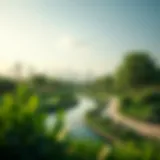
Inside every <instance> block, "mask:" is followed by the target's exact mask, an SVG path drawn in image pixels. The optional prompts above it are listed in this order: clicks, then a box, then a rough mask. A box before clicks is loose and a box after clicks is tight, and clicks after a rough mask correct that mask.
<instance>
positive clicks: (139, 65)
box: [116, 51, 157, 89]
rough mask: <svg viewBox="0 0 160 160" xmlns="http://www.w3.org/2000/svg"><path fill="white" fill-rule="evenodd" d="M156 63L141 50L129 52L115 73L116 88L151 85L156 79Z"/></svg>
mask: <svg viewBox="0 0 160 160" xmlns="http://www.w3.org/2000/svg"><path fill="white" fill-rule="evenodd" d="M156 68H157V66H156V64H155V62H154V60H153V59H152V58H151V57H150V56H149V53H147V52H143V51H133V52H129V53H128V55H127V56H126V57H125V58H124V61H123V63H122V64H121V66H120V67H119V68H118V70H117V73H116V86H117V88H119V89H120V88H121V89H122V88H123V89H124V88H125V89H128V88H137V87H140V86H145V85H152V84H154V83H155V80H156V76H157V74H156Z"/></svg>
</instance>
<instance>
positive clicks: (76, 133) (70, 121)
mask: <svg viewBox="0 0 160 160" xmlns="http://www.w3.org/2000/svg"><path fill="white" fill-rule="evenodd" d="M94 107H95V102H94V101H93V100H91V99H88V98H84V97H83V98H82V97H81V98H79V103H78V105H77V106H75V107H73V108H72V109H70V110H67V111H66V114H65V127H66V128H67V129H68V131H69V135H71V136H72V137H74V138H76V139H81V138H83V139H84V138H86V139H99V137H98V136H96V135H95V134H94V133H93V132H92V131H91V130H90V129H89V128H88V127H87V125H86V123H85V114H86V113H87V111H89V110H90V109H93V108H94ZM55 120H56V116H55V114H54V113H53V114H50V115H49V116H48V118H47V127H48V128H52V126H53V125H54V123H55Z"/></svg>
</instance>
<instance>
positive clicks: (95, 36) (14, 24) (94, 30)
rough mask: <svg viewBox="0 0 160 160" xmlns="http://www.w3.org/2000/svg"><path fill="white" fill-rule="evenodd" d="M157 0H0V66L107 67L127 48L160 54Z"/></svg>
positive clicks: (79, 71)
mask: <svg viewBox="0 0 160 160" xmlns="http://www.w3.org/2000/svg"><path fill="white" fill-rule="evenodd" d="M159 15H160V2H159V1H158V0H141V1H139V0H134V2H132V1H128V0H74V1H73V0H35V1H31V0H6V1H5V2H4V1H3V0H0V64H1V66H0V72H1V73H5V74H9V73H10V72H9V68H10V67H11V66H12V65H13V64H14V63H16V62H21V63H23V64H24V66H25V70H28V68H27V67H28V66H31V67H33V68H35V70H36V71H41V72H47V73H49V74H53V75H62V74H64V73H65V74H68V73H75V75H78V76H86V74H88V73H90V74H93V75H101V74H104V73H109V72H111V71H113V70H114V69H115V67H116V66H117V65H119V63H120V61H121V60H122V58H123V56H124V54H125V53H126V51H130V50H147V51H150V52H151V53H153V57H154V58H155V59H157V60H160V55H159V53H158V52H160V45H159V42H160V34H159V26H160V19H159Z"/></svg>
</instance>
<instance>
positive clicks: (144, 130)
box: [107, 97, 160, 139]
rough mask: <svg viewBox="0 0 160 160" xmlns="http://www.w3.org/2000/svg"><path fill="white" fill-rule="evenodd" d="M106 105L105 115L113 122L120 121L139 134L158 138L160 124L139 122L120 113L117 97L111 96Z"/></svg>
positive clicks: (159, 135) (159, 136)
mask: <svg viewBox="0 0 160 160" xmlns="http://www.w3.org/2000/svg"><path fill="white" fill-rule="evenodd" d="M108 106H109V107H107V116H108V117H110V118H111V119H112V120H113V121H114V122H115V123H121V124H123V125H125V126H127V127H129V128H131V129H133V130H135V131H136V132H137V133H139V134H140V135H143V136H147V137H151V138H158V139H160V125H154V124H149V123H144V122H140V121H138V120H135V119H132V118H129V117H126V116H124V115H122V114H120V112H119V107H120V104H119V100H118V98H116V97H114V98H111V100H110V102H109V105H108Z"/></svg>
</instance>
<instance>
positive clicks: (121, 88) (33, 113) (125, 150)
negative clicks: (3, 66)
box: [0, 52, 160, 160]
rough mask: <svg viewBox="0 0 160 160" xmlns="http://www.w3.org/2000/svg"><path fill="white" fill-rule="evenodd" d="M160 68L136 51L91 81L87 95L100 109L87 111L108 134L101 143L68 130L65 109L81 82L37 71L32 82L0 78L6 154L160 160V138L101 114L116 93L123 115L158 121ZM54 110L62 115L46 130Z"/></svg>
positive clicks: (0, 145)
mask: <svg viewBox="0 0 160 160" xmlns="http://www.w3.org/2000/svg"><path fill="white" fill-rule="evenodd" d="M159 71H160V69H159V67H158V66H157V64H156V63H155V62H154V61H153V60H152V58H150V56H149V55H148V54H147V53H144V52H132V53H130V54H129V55H127V56H126V58H125V59H124V62H123V63H122V65H121V66H120V67H119V68H118V69H117V72H116V73H115V74H113V75H109V76H108V75H107V76H103V77H99V78H98V79H97V80H95V81H94V82H93V83H92V84H86V86H87V87H85V92H86V94H88V95H90V96H91V97H92V98H94V99H95V101H96V102H97V103H98V105H97V109H96V110H92V111H90V112H89V113H87V115H86V122H87V123H88V125H89V126H90V127H91V128H92V129H93V131H95V132H96V130H97V129H98V130H100V131H102V132H103V133H105V135H107V136H108V139H107V137H105V141H103V140H104V139H103V138H104V137H103V135H102V137H103V138H102V141H101V142H96V141H89V140H85V139H84V140H80V141H76V140H75V141H73V140H72V139H70V136H68V135H67V134H66V133H67V131H66V129H65V125H64V119H63V117H64V114H65V110H62V109H66V108H68V107H71V106H74V105H75V104H76V102H77V99H76V96H75V90H76V89H77V88H78V87H79V86H78V87H76V85H75V84H73V83H70V82H66V81H63V80H58V79H52V78H49V77H47V76H45V75H35V76H34V77H32V78H31V79H30V80H29V81H28V80H24V81H15V80H12V79H10V78H1V79H0V93H1V95H0V96H1V101H0V126H1V127H0V155H1V157H3V159H11V158H16V159H21V160H25V159H31V160H35V159H37V160H43V159H45V160H47V159H48V160H50V159H55V160H67V159H68V160H75V159H76V160H89V159H92V160H128V159H130V160H153V159H154V160H160V153H159V148H160V142H159V141H154V140H152V139H147V138H144V137H142V136H140V135H138V134H137V133H135V132H133V131H132V130H131V129H128V128H127V127H124V126H123V125H121V124H120V123H117V124H115V123H113V122H112V120H109V119H108V118H104V117H102V116H101V114H102V113H103V109H104V106H105V103H106V100H107V99H108V98H109V97H110V96H112V95H114V94H117V95H118V96H119V98H120V100H121V106H122V107H121V111H122V112H123V113H124V114H126V115H128V116H131V117H133V118H137V119H139V120H143V121H148V122H152V123H158V124H159V123H160V117H159V115H160V107H159V106H160V91H159V89H158V87H157V86H158V85H159V84H160V77H159V76H160V74H159V73H160V72H159ZM17 84H18V88H17V89H16V86H17ZM81 91H82V90H81ZM53 111H56V114H57V118H56V123H55V125H54V126H53V129H51V130H47V129H46V126H45V123H44V122H45V120H46V118H47V114H48V112H53ZM102 132H101V133H102ZM110 137H112V138H111V141H109V138H110ZM109 142H110V144H111V147H110V145H109Z"/></svg>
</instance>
